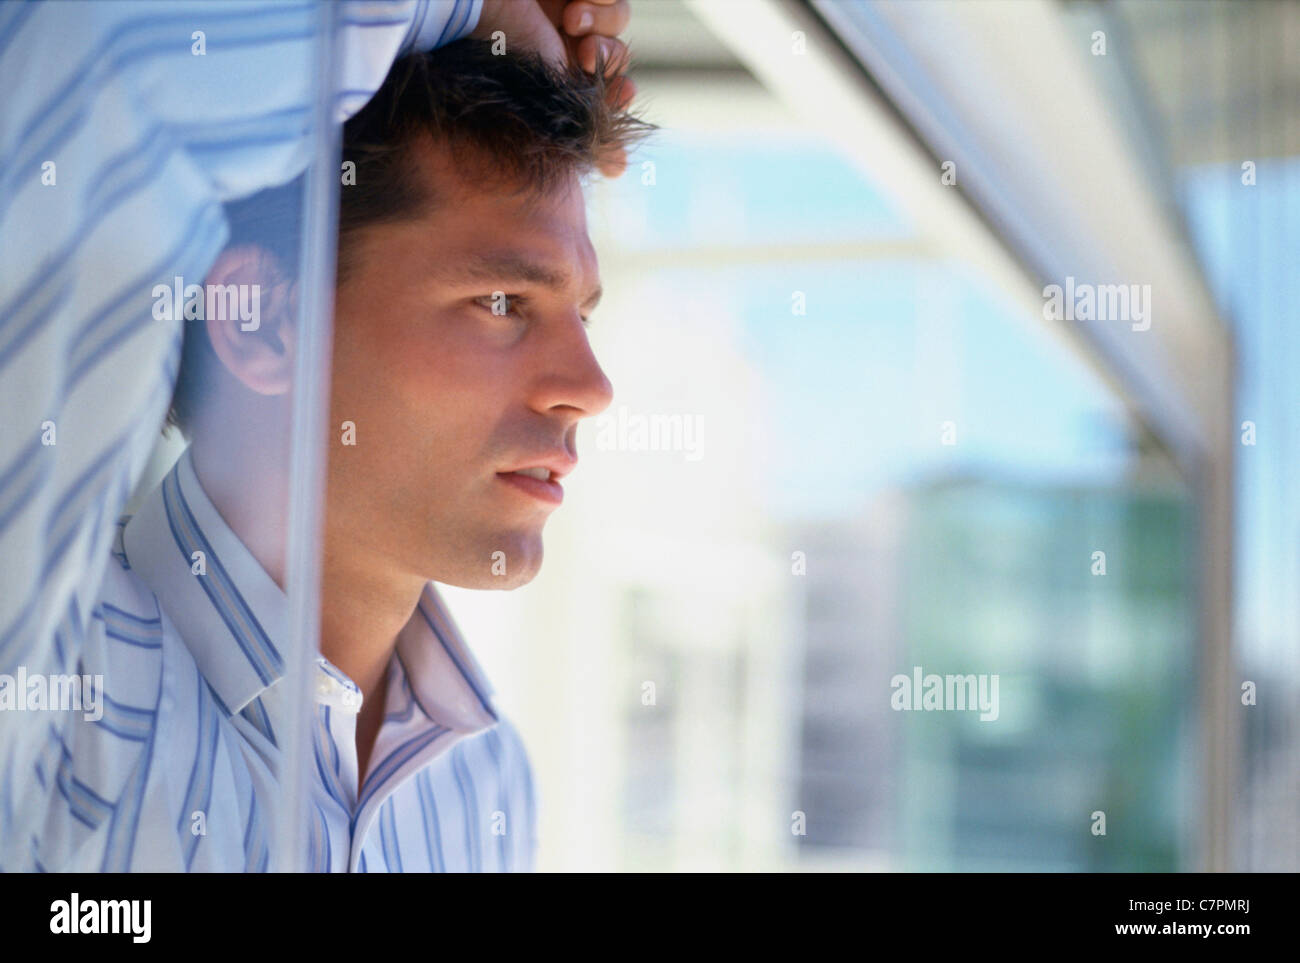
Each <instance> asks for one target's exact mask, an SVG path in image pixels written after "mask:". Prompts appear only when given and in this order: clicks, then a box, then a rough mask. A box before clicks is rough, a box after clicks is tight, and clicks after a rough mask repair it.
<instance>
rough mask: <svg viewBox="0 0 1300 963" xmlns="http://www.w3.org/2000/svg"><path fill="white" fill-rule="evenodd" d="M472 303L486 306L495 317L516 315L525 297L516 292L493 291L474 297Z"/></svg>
mask: <svg viewBox="0 0 1300 963" xmlns="http://www.w3.org/2000/svg"><path fill="white" fill-rule="evenodd" d="M474 303H475V304H479V305H481V306H483V307H484V308H487V310H489V311H491V312H492V313H493V314H494V315H496V316H497V317H500V318H508V317H512V316H518V312H519V309H520V308H522V307H523V306H524V305H525V304H526V303H527V298H524V297H523V296H521V295H518V294H506V293H505V292H504V291H493V292H492V293H491V294H485V295H483V297H481V298H475V299H474Z"/></svg>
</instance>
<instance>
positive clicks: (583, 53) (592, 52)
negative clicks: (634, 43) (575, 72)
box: [578, 34, 628, 77]
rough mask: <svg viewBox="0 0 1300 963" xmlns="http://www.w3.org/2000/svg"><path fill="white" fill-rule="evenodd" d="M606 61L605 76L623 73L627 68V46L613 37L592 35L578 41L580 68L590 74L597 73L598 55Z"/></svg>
mask: <svg viewBox="0 0 1300 963" xmlns="http://www.w3.org/2000/svg"><path fill="white" fill-rule="evenodd" d="M597 52H599V53H600V54H601V55H602V56H603V57H604V59H605V76H606V77H609V76H611V75H613V74H618V73H622V71H623V70H625V69H626V68H627V60H628V53H627V44H625V43H623V41H621V40H615V39H614V38H613V37H601V36H597V35H594V34H593V35H591V36H587V37H583V38H582V39H581V40H579V41H578V66H580V67H581V68H582V69H583V70H585V71H587V73H589V74H594V73H595V72H596V54H597Z"/></svg>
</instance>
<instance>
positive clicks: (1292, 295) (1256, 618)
mask: <svg viewBox="0 0 1300 963" xmlns="http://www.w3.org/2000/svg"><path fill="white" fill-rule="evenodd" d="M629 39H630V43H631V46H632V49H633V52H634V55H635V56H636V57H637V60H638V64H639V66H638V68H637V71H636V73H635V77H636V79H637V82H638V84H639V85H640V89H641V91H642V97H643V103H644V109H645V113H646V115H647V116H648V117H649V118H650V119H651V120H654V121H655V122H657V123H659V124H661V125H663V127H664V130H663V131H662V132H661V133H660V134H659V135H658V136H657V137H656V138H655V140H654V141H653V142H651V143H650V144H649V145H648V146H647V147H646V148H644V149H643V150H642V151H641V152H640V153H639V154H638V155H637V156H636V157H635V158H634V159H633V163H632V166H631V168H630V169H629V172H628V174H627V175H626V176H624V177H623V178H622V179H621V180H619V181H617V182H614V183H610V184H600V185H598V186H597V187H595V188H594V189H593V191H592V193H591V198H590V211H589V216H590V218H591V227H592V236H593V239H594V241H595V243H596V248H597V250H598V251H599V252H600V256H601V267H602V275H603V279H604V283H605V289H606V292H607V293H606V299H605V302H604V303H603V304H602V306H601V309H600V311H599V312H597V314H596V316H595V319H594V323H593V327H592V339H593V343H594V344H595V348H596V351H597V355H598V357H600V359H601V361H602V363H603V364H604V366H605V368H606V371H607V372H608V374H609V376H610V378H611V380H612V381H613V383H614V386H615V392H616V394H615V401H614V404H613V406H612V407H611V408H610V410H609V412H607V413H606V415H604V416H602V417H601V418H599V419H596V420H594V421H593V422H590V423H587V424H586V426H585V429H584V430H583V432H582V433H580V435H579V451H580V454H581V457H582V462H583V464H582V466H581V469H580V470H579V471H578V472H577V473H576V474H575V475H574V476H573V478H572V480H571V483H570V485H569V497H568V498H567V499H566V504H565V506H564V510H563V511H561V512H558V513H557V514H556V515H555V517H554V518H553V519H552V520H551V521H550V523H549V525H548V527H547V564H546V566H545V567H544V569H543V571H542V573H541V575H540V576H539V577H538V578H537V579H536V580H535V581H534V582H533V583H532V584H530V585H528V586H527V587H525V588H523V589H521V590H518V591H516V592H512V593H508V594H497V593H475V592H469V591H464V590H457V589H451V588H447V589H444V592H445V596H446V598H447V600H448V602H449V604H450V605H451V607H452V609H453V611H454V612H455V614H456V616H457V618H458V620H459V621H460V624H461V627H462V629H463V630H464V631H465V634H466V637H467V638H468V639H469V640H470V643H471V645H472V646H473V647H474V650H475V652H476V653H477V654H479V656H480V660H481V661H482V662H483V663H484V666H485V668H486V670H487V672H488V675H489V677H490V678H491V679H492V680H493V682H494V683H495V685H496V687H497V690H498V692H499V695H500V699H501V704H502V706H503V707H504V708H505V710H506V712H507V713H508V714H509V715H510V716H511V717H512V718H513V719H514V720H515V721H516V723H517V724H518V726H519V728H520V729H521V731H522V732H523V735H524V738H525V741H526V743H527V745H528V747H529V750H530V752H531V754H532V758H533V763H534V766H535V768H536V772H537V779H538V791H539V799H540V807H541V810H540V813H541V831H542V846H541V853H540V856H541V864H540V868H542V869H546V870H733V869H745V870H767V869H796V870H825V869H830V870H840V869H867V870H958V871H964V870H1048V871H1055V870H1061V871H1066V870H1084V871H1091V870H1096V871H1125V870H1136V871H1167V870H1196V869H1238V870H1283V871H1285V870H1290V871H1294V870H1296V869H1297V868H1300V841H1298V837H1297V824H1298V822H1300V775H1298V774H1300V744H1298V742H1297V737H1296V732H1297V725H1296V723H1297V711H1298V710H1300V680H1298V679H1297V674H1298V670H1300V654H1298V653H1300V649H1298V646H1297V631H1296V630H1297V620H1296V605H1297V600H1296V591H1295V586H1296V585H1297V576H1298V575H1300V571H1298V570H1297V568H1298V566H1297V563H1298V562H1300V558H1298V557H1297V545H1296V536H1297V534H1300V525H1298V524H1297V522H1298V519H1297V517H1296V516H1297V511H1296V506H1295V500H1294V499H1292V498H1288V497H1287V491H1286V487H1285V486H1286V484H1288V481H1287V480H1288V479H1290V478H1292V477H1294V468H1295V465H1296V460H1295V457H1296V452H1297V444H1300V436H1298V435H1297V421H1296V416H1295V407H1296V405H1295V400H1296V399H1295V396H1294V392H1295V388H1294V387H1293V386H1294V384H1295V383H1296V381H1295V379H1294V377H1293V375H1292V373H1293V371H1294V370H1295V367H1296V362H1297V360H1300V359H1297V357H1296V355H1297V345H1296V337H1295V334H1294V325H1295V322H1296V321H1297V318H1296V308H1295V305H1296V304H1297V294H1300V291H1298V290H1297V287H1298V286H1300V272H1298V271H1297V270H1296V256H1297V252H1298V251H1300V235H1298V232H1297V229H1296V224H1297V220H1298V218H1300V163H1298V162H1297V152H1298V151H1300V138H1298V137H1297V131H1298V130H1300V59H1297V58H1295V57H1294V56H1293V54H1294V51H1295V50H1297V49H1300V4H1297V3H1293V2H1272V0H1261V2H1254V3H1237V2H1218V0H1215V2H1207V0H1179V2H1163V0H1141V2H1136V0H1135V2H1115V3H1098V2H1046V0H1044V2H1036V0H1025V2H981V0H973V2H961V3H953V2H941V0H910V2H906V3H891V2H869V0H809V2H794V0H790V2H785V0H736V2H727V0H697V2H690V0H634V3H633V19H632V26H631V28H630V30H629ZM1067 278H1073V279H1074V280H1075V281H1077V282H1080V283H1095V284H1106V283H1123V284H1131V285H1139V286H1142V285H1149V286H1150V292H1151V301H1150V306H1151V314H1150V322H1151V323H1150V326H1149V328H1147V329H1145V330H1143V329H1141V326H1140V325H1138V324H1130V323H1128V322H1127V321H1123V320H1120V321H1116V320H1104V319H1103V320H1101V321H1094V322H1089V321H1083V320H1046V319H1045V313H1044V303H1045V294H1044V288H1045V287H1046V286H1047V285H1051V284H1059V285H1064V284H1065V283H1066V279H1067ZM1099 552H1100V553H1104V556H1100V558H1102V559H1103V560H1104V567H1103V568H1102V569H1101V571H1098V568H1099V566H1098V559H1099V556H1098V555H1097V554H1096V553H1099ZM916 666H920V667H923V669H924V671H925V672H926V673H931V672H933V673H938V674H946V673H954V674H967V673H975V674H980V673H983V674H990V675H993V674H996V675H997V676H998V677H999V680H1000V712H999V716H998V718H997V719H996V720H995V721H988V722H981V721H980V720H979V718H978V715H977V714H976V713H971V712H960V711H958V712H901V711H894V710H893V709H892V708H891V702H890V696H891V693H892V690H891V686H890V680H891V678H892V677H894V676H895V675H898V674H903V675H909V676H910V675H911V673H912V671H913V668H914V667H916ZM1098 811H1101V812H1104V813H1105V819H1106V824H1105V825H1106V834H1105V835H1104V836H1099V835H1096V834H1094V832H1093V826H1094V823H1095V816H1094V815H1093V814H1094V813H1096V812H1098Z"/></svg>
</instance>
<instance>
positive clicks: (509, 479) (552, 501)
mask: <svg viewBox="0 0 1300 963" xmlns="http://www.w3.org/2000/svg"><path fill="white" fill-rule="evenodd" d="M497 478H499V479H501V481H503V482H505V483H506V484H507V485H510V486H512V487H513V488H514V490H516V491H518V492H521V493H523V494H525V495H529V496H531V497H533V498H536V499H537V500H539V501H543V502H546V503H547V504H549V505H558V504H560V502H562V501H564V489H563V488H562V487H560V483H559V481H558V480H557V479H556V477H555V473H554V472H552V471H551V470H550V469H549V468H541V467H537V468H520V469H517V470H516V471H499V472H497Z"/></svg>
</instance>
